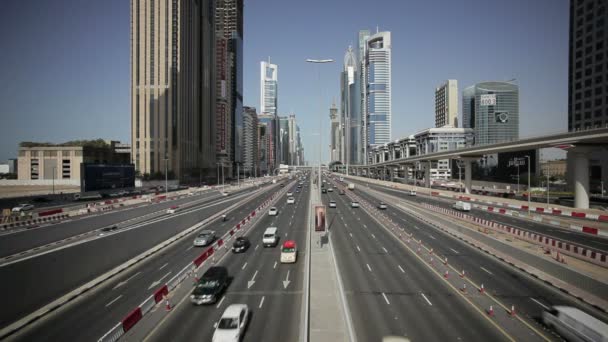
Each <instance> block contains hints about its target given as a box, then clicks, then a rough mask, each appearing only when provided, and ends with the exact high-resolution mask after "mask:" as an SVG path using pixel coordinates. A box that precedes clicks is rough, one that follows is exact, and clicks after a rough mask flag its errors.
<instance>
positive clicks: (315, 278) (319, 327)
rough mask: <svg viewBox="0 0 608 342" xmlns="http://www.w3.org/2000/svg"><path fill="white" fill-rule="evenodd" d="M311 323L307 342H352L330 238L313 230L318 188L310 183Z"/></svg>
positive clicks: (346, 308)
mask: <svg viewBox="0 0 608 342" xmlns="http://www.w3.org/2000/svg"><path fill="white" fill-rule="evenodd" d="M310 190H311V192H310V220H309V234H310V236H309V238H310V304H309V305H310V313H309V317H310V321H309V336H308V340H309V341H315V342H325V341H326V342H332V341H354V336H352V337H351V336H350V334H349V330H348V327H349V326H350V325H349V324H348V323H347V321H348V318H347V316H346V315H347V314H348V312H347V310H348V307H347V305H346V303H345V302H344V300H345V297H344V294H343V289H342V286H341V284H340V280H339V279H338V276H339V274H338V269H337V267H336V260H335V258H334V254H333V251H332V247H331V238H330V239H326V238H325V237H323V239H321V236H320V233H317V232H315V231H314V225H315V219H314V205H315V204H316V203H319V202H320V201H321V199H320V198H319V192H318V190H317V187H316V186H315V185H314V184H313V183H312V182H311V184H310Z"/></svg>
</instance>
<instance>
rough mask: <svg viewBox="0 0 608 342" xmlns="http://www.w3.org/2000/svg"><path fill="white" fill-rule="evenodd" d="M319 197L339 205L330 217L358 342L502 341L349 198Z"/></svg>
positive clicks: (471, 310)
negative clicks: (390, 341) (389, 339)
mask: <svg viewBox="0 0 608 342" xmlns="http://www.w3.org/2000/svg"><path fill="white" fill-rule="evenodd" d="M323 199H324V203H326V204H327V202H328V201H329V200H330V199H331V200H334V201H336V203H337V208H329V209H328V210H329V214H328V219H329V222H330V224H331V226H330V230H331V234H332V242H333V243H334V250H335V253H336V257H337V262H338V266H339V269H340V272H341V277H342V279H343V283H344V286H345V291H346V295H347V302H348V305H349V308H350V312H351V317H352V320H353V325H354V328H355V333H356V336H357V340H358V341H380V340H381V339H382V337H383V336H387V335H399V336H405V337H408V338H410V339H411V340H412V341H448V340H452V341H455V340H465V341H482V340H486V341H487V340H493V341H504V340H506V337H505V336H504V335H503V334H502V333H501V332H500V331H498V330H497V329H496V328H494V327H493V326H492V325H491V324H490V323H489V322H488V321H487V320H486V319H484V318H483V317H482V316H481V315H480V314H479V313H477V312H475V311H474V310H473V309H472V308H471V307H470V306H469V305H468V304H466V303H465V302H464V300H462V299H461V298H460V297H459V296H458V295H456V294H455V293H453V292H452V290H450V289H449V288H448V287H447V286H445V285H444V284H443V282H441V281H440V280H438V279H437V278H436V276H435V275H433V274H432V273H431V271H430V270H429V269H428V268H427V267H426V266H424V265H422V264H421V263H420V262H419V261H417V260H415V258H414V257H413V256H412V255H411V254H409V252H408V251H406V250H405V248H404V247H403V246H402V245H401V244H400V242H399V241H398V240H397V239H395V238H394V237H392V236H391V235H390V234H389V233H388V232H387V231H386V230H385V229H383V228H381V227H379V226H378V223H377V222H376V221H374V220H373V219H372V218H371V217H370V216H369V215H368V214H367V213H366V212H365V211H364V210H363V209H362V208H355V209H352V208H351V207H350V200H349V199H348V197H347V196H345V195H338V193H337V192H335V191H334V192H331V193H328V194H323Z"/></svg>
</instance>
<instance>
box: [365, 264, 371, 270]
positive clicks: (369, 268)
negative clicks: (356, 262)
mask: <svg viewBox="0 0 608 342" xmlns="http://www.w3.org/2000/svg"><path fill="white" fill-rule="evenodd" d="M366 265H367V269H368V270H369V271H370V272H371V271H372V268H371V267H369V264H366Z"/></svg>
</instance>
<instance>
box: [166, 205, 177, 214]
mask: <svg viewBox="0 0 608 342" xmlns="http://www.w3.org/2000/svg"><path fill="white" fill-rule="evenodd" d="M178 210H179V207H178V206H173V207H171V208H169V209H167V214H175V213H176V212H177V211H178Z"/></svg>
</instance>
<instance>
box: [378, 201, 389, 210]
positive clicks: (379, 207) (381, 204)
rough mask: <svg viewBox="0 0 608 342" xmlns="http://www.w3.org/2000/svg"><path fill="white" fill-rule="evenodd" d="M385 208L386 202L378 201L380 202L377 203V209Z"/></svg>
mask: <svg viewBox="0 0 608 342" xmlns="http://www.w3.org/2000/svg"><path fill="white" fill-rule="evenodd" d="M386 208H387V206H386V203H384V202H380V204H378V209H381V210H386Z"/></svg>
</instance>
